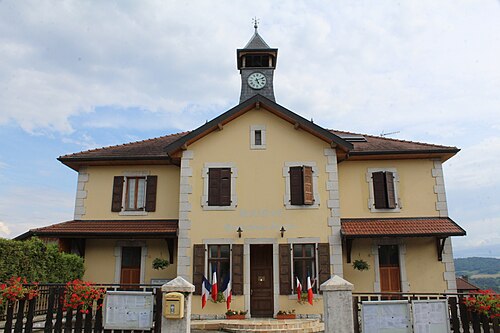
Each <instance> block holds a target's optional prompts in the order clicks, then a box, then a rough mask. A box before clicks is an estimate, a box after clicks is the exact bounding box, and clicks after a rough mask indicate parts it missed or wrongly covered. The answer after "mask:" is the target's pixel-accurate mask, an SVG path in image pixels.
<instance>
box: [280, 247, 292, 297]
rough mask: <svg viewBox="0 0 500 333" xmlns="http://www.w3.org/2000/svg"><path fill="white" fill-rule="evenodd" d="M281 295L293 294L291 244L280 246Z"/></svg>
mask: <svg viewBox="0 0 500 333" xmlns="http://www.w3.org/2000/svg"><path fill="white" fill-rule="evenodd" d="M279 260H280V268H279V269H280V295H291V293H292V285H291V280H292V267H291V262H290V261H291V257H290V244H280V246H279Z"/></svg>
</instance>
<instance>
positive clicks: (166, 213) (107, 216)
mask: <svg viewBox="0 0 500 333" xmlns="http://www.w3.org/2000/svg"><path fill="white" fill-rule="evenodd" d="M141 171H148V172H149V174H150V175H157V176H158V185H157V195H156V211H155V212H148V213H147V215H144V216H140V217H138V216H126V215H119V213H117V212H112V211H111V199H112V193H113V177H114V176H122V175H123V173H124V172H141ZM86 172H87V173H88V174H89V180H88V182H87V183H86V184H85V190H87V198H86V199H85V200H84V207H85V215H84V216H83V219H84V220H100V219H103V220H112V219H115V220H117V219H118V220H137V219H138V218H140V219H176V218H177V217H178V216H179V172H180V171H179V167H177V166H174V165H140V166H91V167H88V168H87V170H86Z"/></svg>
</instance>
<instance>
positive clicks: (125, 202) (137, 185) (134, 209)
mask: <svg viewBox="0 0 500 333" xmlns="http://www.w3.org/2000/svg"><path fill="white" fill-rule="evenodd" d="M131 180H135V184H134V192H133V195H134V196H133V201H134V207H130V206H129V203H130V186H129V185H130V182H131ZM140 180H143V184H142V185H141V184H140V183H141V182H140ZM146 184H147V176H127V177H125V184H124V187H125V191H124V196H125V198H124V200H123V210H124V211H128V212H137V211H145V210H146V186H147V185H146ZM141 187H142V193H143V194H142V203H141V204H140V206H139V193H140V188H141Z"/></svg>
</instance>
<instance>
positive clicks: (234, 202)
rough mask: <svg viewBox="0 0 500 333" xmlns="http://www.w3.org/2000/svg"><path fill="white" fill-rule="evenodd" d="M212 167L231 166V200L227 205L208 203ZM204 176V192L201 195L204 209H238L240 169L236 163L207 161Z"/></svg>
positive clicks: (203, 170)
mask: <svg viewBox="0 0 500 333" xmlns="http://www.w3.org/2000/svg"><path fill="white" fill-rule="evenodd" d="M212 168H229V169H230V170H231V180H230V186H231V202H230V204H229V205H227V206H214V205H209V204H208V192H209V189H208V188H209V183H210V179H209V170H210V169H212ZM201 176H202V178H203V194H202V196H201V206H202V208H203V210H236V207H237V206H238V197H237V195H236V178H237V177H238V169H237V168H236V165H235V164H234V163H205V164H204V166H203V169H202V171H201Z"/></svg>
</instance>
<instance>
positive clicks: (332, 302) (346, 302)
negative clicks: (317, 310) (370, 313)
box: [320, 275, 354, 333]
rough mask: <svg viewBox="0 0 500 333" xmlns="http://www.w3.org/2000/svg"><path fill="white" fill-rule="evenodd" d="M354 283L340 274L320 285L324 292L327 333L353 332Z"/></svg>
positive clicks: (324, 315)
mask: <svg viewBox="0 0 500 333" xmlns="http://www.w3.org/2000/svg"><path fill="white" fill-rule="evenodd" d="M353 288H354V286H353V285H352V283H349V282H347V281H346V280H344V279H342V278H341V277H340V276H338V275H334V276H333V277H332V278H331V279H330V280H328V281H326V282H325V283H323V284H322V285H321V286H320V290H321V291H322V292H323V304H324V314H323V321H324V323H325V333H331V332H335V333H353V332H354V321H353V312H352V289H353Z"/></svg>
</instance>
